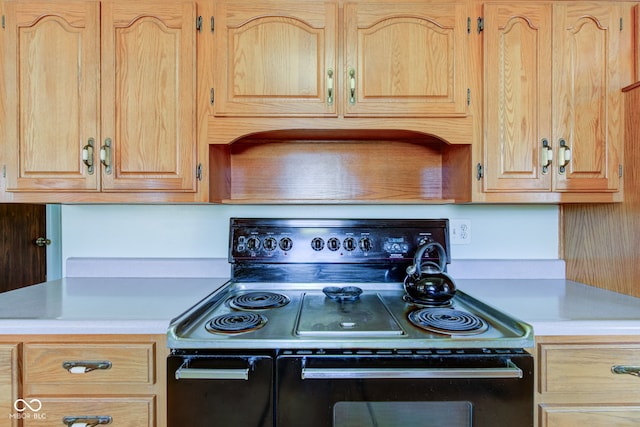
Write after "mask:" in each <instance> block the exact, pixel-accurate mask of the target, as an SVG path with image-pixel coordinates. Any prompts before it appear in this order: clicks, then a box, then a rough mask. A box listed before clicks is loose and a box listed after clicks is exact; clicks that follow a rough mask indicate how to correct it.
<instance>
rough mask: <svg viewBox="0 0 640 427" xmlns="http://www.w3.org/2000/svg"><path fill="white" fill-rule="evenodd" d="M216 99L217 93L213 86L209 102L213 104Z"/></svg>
mask: <svg viewBox="0 0 640 427" xmlns="http://www.w3.org/2000/svg"><path fill="white" fill-rule="evenodd" d="M215 99H216V93H215V91H214V90H213V88H211V89H210V90H209V104H211V105H213V101H214V100H215Z"/></svg>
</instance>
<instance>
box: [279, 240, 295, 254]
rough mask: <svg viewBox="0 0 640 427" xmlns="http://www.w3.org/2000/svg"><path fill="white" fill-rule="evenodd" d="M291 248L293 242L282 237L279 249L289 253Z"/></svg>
mask: <svg viewBox="0 0 640 427" xmlns="http://www.w3.org/2000/svg"><path fill="white" fill-rule="evenodd" d="M292 247H293V240H291V239H290V238H289V237H283V238H282V239H280V249H282V250H283V251H290V250H291V248H292Z"/></svg>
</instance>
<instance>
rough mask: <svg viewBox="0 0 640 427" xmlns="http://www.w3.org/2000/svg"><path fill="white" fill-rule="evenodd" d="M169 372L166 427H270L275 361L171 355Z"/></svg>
mask: <svg viewBox="0 0 640 427" xmlns="http://www.w3.org/2000/svg"><path fill="white" fill-rule="evenodd" d="M167 372H168V378H167V419H168V424H167V425H168V427H185V426H189V427H205V426H206V427H216V426H220V427H229V426H252V427H254V426H255V427H272V426H273V422H274V421H273V357H271V356H267V355H211V354H207V355H202V354H198V355H181V356H170V357H169V358H168V360H167Z"/></svg>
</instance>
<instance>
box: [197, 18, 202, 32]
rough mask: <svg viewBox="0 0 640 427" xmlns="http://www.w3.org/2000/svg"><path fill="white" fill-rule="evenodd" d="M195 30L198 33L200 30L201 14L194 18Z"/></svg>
mask: <svg viewBox="0 0 640 427" xmlns="http://www.w3.org/2000/svg"><path fill="white" fill-rule="evenodd" d="M196 31H198V32H199V33H201V32H202V16H198V17H197V18H196Z"/></svg>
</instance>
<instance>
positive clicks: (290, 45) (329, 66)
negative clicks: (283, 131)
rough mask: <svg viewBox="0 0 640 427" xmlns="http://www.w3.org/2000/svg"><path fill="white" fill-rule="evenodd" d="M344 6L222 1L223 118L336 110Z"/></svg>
mask: <svg viewBox="0 0 640 427" xmlns="http://www.w3.org/2000/svg"><path fill="white" fill-rule="evenodd" d="M337 16H338V11H337V5H336V4H334V3H330V2H326V3H325V2H307V1H305V2H278V3H275V4H274V3H263V2H246V3H238V2H232V1H228V2H219V3H218V4H217V7H216V14H215V31H214V37H215V38H216V41H215V46H216V48H215V49H216V52H215V55H213V56H212V57H213V58H214V60H215V64H211V66H213V67H215V88H214V112H215V115H218V116H335V115H336V111H337V110H336V102H335V99H336V93H335V92H336V89H337V84H336V82H337V77H338V76H337V70H336V57H337V47H336V39H337V34H336V22H337Z"/></svg>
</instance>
